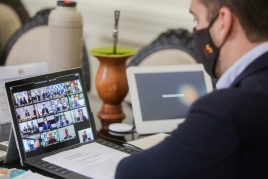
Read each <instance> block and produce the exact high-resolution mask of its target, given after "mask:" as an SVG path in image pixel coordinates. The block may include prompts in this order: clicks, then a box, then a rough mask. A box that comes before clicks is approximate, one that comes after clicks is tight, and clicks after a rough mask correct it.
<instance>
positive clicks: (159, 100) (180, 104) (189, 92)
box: [135, 71, 208, 122]
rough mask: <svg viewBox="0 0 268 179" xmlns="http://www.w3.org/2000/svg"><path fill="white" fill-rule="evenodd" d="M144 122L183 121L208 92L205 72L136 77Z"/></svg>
mask: <svg viewBox="0 0 268 179" xmlns="http://www.w3.org/2000/svg"><path fill="white" fill-rule="evenodd" d="M135 80H136V84H137V91H138V97H139V102H140V109H141V114H142V119H143V121H145V122H146V121H157V120H163V119H168V120H172V119H174V120H175V119H181V118H185V117H186V116H187V113H188V110H189V107H190V105H191V104H192V103H193V102H194V101H195V100H196V99H198V98H199V97H201V96H203V95H206V94H207V93H208V91H207V87H206V83H205V78H204V73H203V71H193V72H166V73H144V74H143V73H140V74H135Z"/></svg>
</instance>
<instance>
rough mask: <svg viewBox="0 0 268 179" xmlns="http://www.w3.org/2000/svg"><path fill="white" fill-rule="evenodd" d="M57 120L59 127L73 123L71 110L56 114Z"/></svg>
mask: <svg viewBox="0 0 268 179" xmlns="http://www.w3.org/2000/svg"><path fill="white" fill-rule="evenodd" d="M55 121H56V122H57V127H63V126H67V125H70V124H72V123H73V120H72V115H71V112H70V111H67V112H64V113H59V114H56V115H55Z"/></svg>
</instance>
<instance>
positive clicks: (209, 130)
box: [115, 53, 268, 179]
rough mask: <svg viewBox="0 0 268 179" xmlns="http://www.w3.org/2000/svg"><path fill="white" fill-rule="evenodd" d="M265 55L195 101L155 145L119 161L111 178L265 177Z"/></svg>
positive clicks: (267, 125) (267, 94) (267, 153)
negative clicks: (225, 85)
mask: <svg viewBox="0 0 268 179" xmlns="http://www.w3.org/2000/svg"><path fill="white" fill-rule="evenodd" d="M267 129H268V53H265V54H264V55H262V56H261V57H259V58H258V59H256V60H255V61H254V62H252V63H251V64H250V65H249V66H248V67H247V68H246V69H245V70H244V71H243V72H242V74H240V75H239V76H238V77H237V78H236V80H235V81H234V82H233V84H232V85H231V87H230V88H228V89H223V90H216V91H214V92H212V93H210V94H208V95H206V96H204V97H203V98H201V99H199V100H197V102H195V103H194V104H193V105H192V107H191V109H190V111H189V114H188V116H187V119H186V121H185V122H184V123H183V124H181V125H180V126H179V128H178V129H176V130H175V131H174V132H172V134H171V136H170V137H168V138H166V139H165V140H164V141H163V142H162V143H160V144H158V145H157V146H155V147H153V148H151V149H149V150H146V151H143V152H140V153H137V154H134V155H132V156H130V157H128V158H125V159H123V160H122V161H121V162H120V164H119V165H118V167H117V172H116V177H115V178H116V179H125V178H127V179H137V178H138V179H152V178H153V179H162V178H168V179H182V178H183V179H201V178H202V179H203V178H204V179H210V178H211V179H214V178H215V179H229V178H235V179H244V178H250V179H252V178H258V179H259V178H268V170H267V168H268V132H267Z"/></svg>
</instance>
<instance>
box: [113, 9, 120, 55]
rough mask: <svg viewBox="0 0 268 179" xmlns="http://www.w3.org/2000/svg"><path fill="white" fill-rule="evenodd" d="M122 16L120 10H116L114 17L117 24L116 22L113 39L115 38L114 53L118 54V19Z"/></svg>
mask: <svg viewBox="0 0 268 179" xmlns="http://www.w3.org/2000/svg"><path fill="white" fill-rule="evenodd" d="M119 17H120V11H114V18H115V24H114V30H113V40H114V50H113V54H116V46H117V41H118V21H119Z"/></svg>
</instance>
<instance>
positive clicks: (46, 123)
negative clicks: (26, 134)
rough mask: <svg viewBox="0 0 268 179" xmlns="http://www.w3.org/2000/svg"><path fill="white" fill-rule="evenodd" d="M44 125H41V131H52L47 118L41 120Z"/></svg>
mask: <svg viewBox="0 0 268 179" xmlns="http://www.w3.org/2000/svg"><path fill="white" fill-rule="evenodd" d="M43 121H44V124H43V131H47V130H52V126H51V124H50V122H48V121H47V118H46V117H44V118H43Z"/></svg>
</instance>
